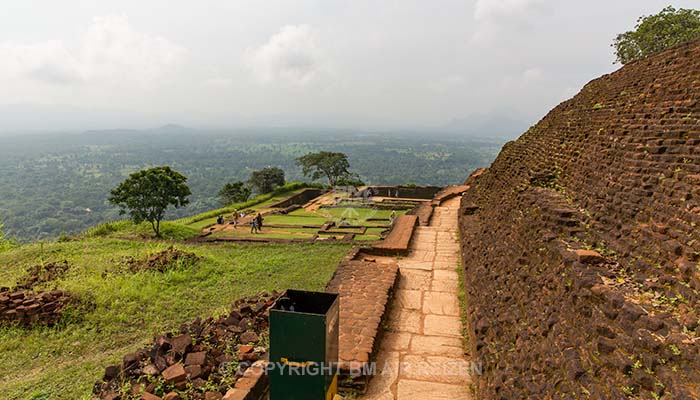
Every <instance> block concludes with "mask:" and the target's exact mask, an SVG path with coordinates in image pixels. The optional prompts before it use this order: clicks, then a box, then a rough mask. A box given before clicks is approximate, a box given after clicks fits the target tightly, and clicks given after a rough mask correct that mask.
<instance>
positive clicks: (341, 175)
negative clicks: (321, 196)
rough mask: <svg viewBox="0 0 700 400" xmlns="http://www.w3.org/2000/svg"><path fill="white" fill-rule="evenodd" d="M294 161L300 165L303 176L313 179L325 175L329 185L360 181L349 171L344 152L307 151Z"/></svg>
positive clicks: (348, 163)
mask: <svg viewBox="0 0 700 400" xmlns="http://www.w3.org/2000/svg"><path fill="white" fill-rule="evenodd" d="M296 161H297V165H299V166H301V167H302V172H303V173H304V176H311V179H314V180H316V179H318V178H320V177H322V176H325V177H326V178H328V184H329V185H331V186H337V185H338V183H341V182H352V181H354V182H361V181H360V180H359V177H357V175H355V174H353V173H351V172H350V162H349V161H348V156H346V155H345V154H344V153H333V152H329V151H321V152H318V153H309V154H307V155H305V156H302V157H299V158H297V160H296ZM354 178H356V179H354Z"/></svg>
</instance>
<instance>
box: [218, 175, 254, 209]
mask: <svg viewBox="0 0 700 400" xmlns="http://www.w3.org/2000/svg"><path fill="white" fill-rule="evenodd" d="M250 192H251V190H250V187H249V186H247V185H246V184H245V183H244V182H241V181H236V182H229V183H227V184H225V185H224V187H222V188H221V190H219V199H220V200H221V204H223V205H224V206H228V205H230V204H233V203H240V202H243V201H246V200H248V197H250Z"/></svg>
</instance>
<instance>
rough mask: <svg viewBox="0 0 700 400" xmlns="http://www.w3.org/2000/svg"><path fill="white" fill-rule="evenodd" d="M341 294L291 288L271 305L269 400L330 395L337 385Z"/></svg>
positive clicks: (315, 399) (324, 399)
mask: <svg viewBox="0 0 700 400" xmlns="http://www.w3.org/2000/svg"><path fill="white" fill-rule="evenodd" d="M339 303H340V302H339V300H338V295H337V294H332V293H319V292H306V291H301V290H291V289H290V290H287V291H286V292H285V293H284V294H283V295H282V296H281V297H280V298H279V299H278V300H277V302H276V303H275V304H274V305H273V307H272V309H271V310H270V365H269V366H268V374H269V376H270V400H329V399H333V398H334V396H335V394H336V393H337V391H338V376H337V372H338V371H337V364H338V324H339V314H338V313H339V308H340V305H339Z"/></svg>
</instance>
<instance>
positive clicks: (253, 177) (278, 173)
mask: <svg viewBox="0 0 700 400" xmlns="http://www.w3.org/2000/svg"><path fill="white" fill-rule="evenodd" d="M248 183H249V184H250V186H252V187H254V188H255V191H256V192H257V193H258V194H265V193H270V192H271V191H273V190H275V188H276V187H278V186H282V185H284V183H285V181H284V171H282V170H281V169H279V168H277V167H267V168H263V169H261V170H259V171H253V172H252V173H251V174H250V179H249V180H248Z"/></svg>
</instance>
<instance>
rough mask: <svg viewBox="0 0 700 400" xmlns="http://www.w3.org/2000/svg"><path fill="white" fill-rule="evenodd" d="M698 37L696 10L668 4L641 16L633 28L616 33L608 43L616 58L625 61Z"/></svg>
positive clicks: (699, 25) (699, 26) (699, 23)
mask: <svg viewBox="0 0 700 400" xmlns="http://www.w3.org/2000/svg"><path fill="white" fill-rule="evenodd" d="M696 39H700V11H698V10H689V9H684V8H681V9H678V10H676V9H675V8H673V7H671V6H669V7H666V8H664V9H663V10H661V12H660V13H658V14H656V15H649V16H642V17H640V18H639V19H638V20H637V25H636V26H635V29H634V30H633V31H629V32H625V33H621V34H619V35H617V37H616V38H615V41H614V42H613V44H612V46H613V47H614V48H615V56H617V60H616V62H621V63H622V64H628V63H630V62H632V61H635V60H639V59H641V58H644V57H646V56H648V55H651V54H654V53H658V52H660V51H663V50H665V49H668V48H669V47H673V46H676V45H679V44H682V43H686V42H689V41H691V40H696Z"/></svg>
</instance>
